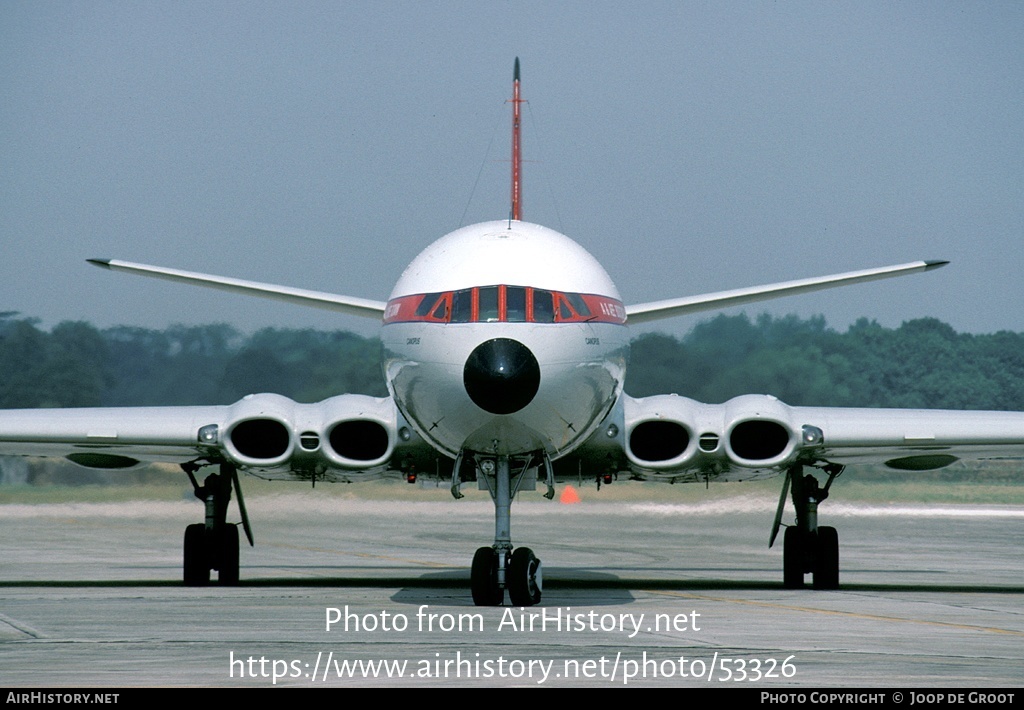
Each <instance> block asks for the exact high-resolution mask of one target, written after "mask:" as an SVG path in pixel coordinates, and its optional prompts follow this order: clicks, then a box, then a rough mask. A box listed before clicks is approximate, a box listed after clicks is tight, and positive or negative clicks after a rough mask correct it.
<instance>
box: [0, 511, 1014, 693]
mask: <svg viewBox="0 0 1024 710" xmlns="http://www.w3.org/2000/svg"><path fill="white" fill-rule="evenodd" d="M537 497H539V494H537ZM773 506H774V502H773V501H772V500H771V499H769V498H766V497H750V498H748V497H744V496H738V497H729V498H725V499H718V500H712V501H709V502H707V503H685V504H673V503H636V502H620V503H591V502H585V503H584V504H581V505H559V504H557V503H554V502H551V503H549V502H533V501H532V500H531V501H529V502H521V503H516V504H515V505H514V506H513V529H512V530H513V539H514V540H516V541H517V542H519V543H520V544H522V545H528V546H530V547H532V548H533V549H534V550H535V551H536V553H537V555H538V556H539V557H540V558H541V559H542V560H543V561H544V575H545V590H544V596H543V602H542V605H541V606H539V607H534V608H531V609H528V610H526V612H521V611H520V610H519V609H511V608H507V607H506V608H483V609H482V608H477V607H474V606H472V602H471V599H470V596H469V592H468V588H467V587H468V577H469V570H468V566H469V560H470V558H471V557H472V554H473V551H474V550H475V548H476V547H478V546H479V545H481V544H486V543H487V542H489V537H490V535H491V534H492V532H493V518H492V508H491V506H490V504H489V503H488V502H486V501H482V500H480V499H479V498H477V499H476V500H467V501H460V502H454V501H447V502H441V501H436V502H435V501H431V502H424V503H418V502H408V501H403V502H387V501H358V500H355V501H352V500H343V499H340V498H338V497H336V496H335V497H332V498H323V497H322V496H320V497H318V496H317V495H316V491H306V492H302V493H290V492H289V493H286V494H285V495H282V496H264V497H257V498H255V499H253V500H251V501H249V508H250V514H251V516H252V518H253V522H254V527H255V532H256V536H257V546H256V548H255V549H249V548H245V549H243V551H242V579H243V581H242V585H241V586H240V587H238V588H219V587H216V586H212V587H209V588H201V589H194V588H185V587H183V586H181V585H180V582H179V579H180V574H181V572H180V565H181V560H180V556H181V536H182V533H183V530H184V527H185V525H186V524H188V523H191V522H196V521H198V520H200V519H201V505H200V504H199V503H197V502H195V501H191V502H186V501H182V502H180V503H177V502H175V503H166V502H145V501H140V502H132V503H103V504H88V505H85V504H83V505H72V504H48V505H6V506H3V507H2V508H0V515H2V519H0V560H2V566H0V684H2V685H5V686H90V687H124V686H154V685H157V686H184V685H216V686H252V685H261V686H262V685H266V686H269V685H274V684H276V685H292V686H321V685H378V686H386V685H400V684H401V685H419V686H438V685H441V684H443V685H445V686H452V685H459V686H473V685H488V686H493V685H524V686H533V685H538V684H540V685H556V686H557V685H586V686H602V685H609V686H611V685H618V686H621V685H624V684H629V685H680V686H685V685H696V684H700V685H704V686H707V685H712V686H718V687H726V686H733V685H750V684H754V685H757V686H759V687H778V688H785V687H792V686H804V687H824V686H829V687H865V686H874V687H878V686H884V687H894V688H910V687H916V688H920V687H958V688H969V687H985V688H988V687H1006V686H1019V685H1020V683H1021V679H1022V675H1021V674H1022V671H1021V669H1022V668H1024V564H1022V563H1024V548H1022V547H1021V545H1020V544H1019V541H1020V539H1021V537H1022V533H1024V508H1022V507H1020V506H1016V507H1015V506H925V505H919V506H902V507H897V506H892V505H844V504H842V503H839V502H837V503H832V502H830V503H829V505H828V509H827V511H826V510H825V509H824V508H825V507H824V506H823V519H824V518H825V517H826V516H827V522H828V524H833V525H835V526H836V527H837V528H838V529H839V533H840V544H841V563H842V572H841V584H842V589H840V590H839V591H832V592H815V591H812V590H809V589H808V590H805V591H789V590H784V589H782V586H781V569H780V568H781V550H780V549H778V548H776V549H774V550H771V551H769V550H768V549H767V547H766V543H767V537H768V526H769V524H770V521H771V517H772V512H773ZM332 610H337V611H332ZM531 614H532V615H531ZM329 617H333V618H334V619H335V620H336V621H335V623H333V624H332V625H331V627H330V628H327V619H328V618H329ZM346 623H347V625H348V628H346ZM380 662H385V664H384V665H381V663H380ZM398 674H401V677H397V676H398Z"/></svg>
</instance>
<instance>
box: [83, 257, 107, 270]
mask: <svg viewBox="0 0 1024 710" xmlns="http://www.w3.org/2000/svg"><path fill="white" fill-rule="evenodd" d="M86 261H88V262H89V263H90V264H92V265H93V266H99V267H101V268H104V269H109V268H110V262H112V261H113V259H86Z"/></svg>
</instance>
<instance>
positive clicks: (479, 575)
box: [469, 547, 505, 606]
mask: <svg viewBox="0 0 1024 710" xmlns="http://www.w3.org/2000/svg"><path fill="white" fill-rule="evenodd" d="M469 587H470V590H472V592H473V603H474V604H476V605H477V606H501V604H502V603H503V602H504V601H505V592H504V590H503V589H501V588H500V587H498V558H497V555H496V554H495V552H494V549H493V548H490V547H481V548H480V549H479V550H477V551H476V554H475V555H473V566H472V568H470V574H469Z"/></svg>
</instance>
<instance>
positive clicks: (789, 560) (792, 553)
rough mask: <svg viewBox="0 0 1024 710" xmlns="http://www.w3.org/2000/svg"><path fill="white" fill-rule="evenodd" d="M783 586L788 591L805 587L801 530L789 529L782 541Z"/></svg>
mask: <svg viewBox="0 0 1024 710" xmlns="http://www.w3.org/2000/svg"><path fill="white" fill-rule="evenodd" d="M782 586H783V587H785V588H786V589H803V587H804V549H803V535H801V534H800V528H797V527H792V526H791V527H788V528H786V534H785V536H784V537H783V539H782Z"/></svg>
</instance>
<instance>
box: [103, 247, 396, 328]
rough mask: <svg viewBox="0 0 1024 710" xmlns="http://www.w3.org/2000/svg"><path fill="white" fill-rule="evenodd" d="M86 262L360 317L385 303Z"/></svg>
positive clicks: (374, 314)
mask: <svg viewBox="0 0 1024 710" xmlns="http://www.w3.org/2000/svg"><path fill="white" fill-rule="evenodd" d="M88 261H89V263H90V264H95V265H96V266H100V267H103V268H104V269H111V270H112V271H125V272H127V273H130V274H139V275H141V276H151V277H153V278H158V279H165V280H167V281H177V282H180V283H188V284H193V285H196V286H206V287H207V288H216V289H219V290H221V291H231V292H233V293H242V294H247V295H250V296H260V297H262V298H270V299H273V300H276V301H286V302H288V303H297V304H299V305H301V306H313V307H314V308H324V309H327V310H330V311H337V312H339V313H347V314H348V315H353V316H362V317H364V318H377V319H382V318H383V317H384V309H385V308H386V307H387V304H386V303H384V302H383V301H373V300H370V299H366V298H355V297H352V296H339V295H337V294H333V293H325V292H323V291H307V290H306V289H301V288H292V287H290V286H277V285H275V284H266V283H259V282H257V281H245V280H243V279H233V278H229V277H226V276H213V275H211V274H201V273H197V272H195V271H181V270H179V269H168V268H165V267H163V266H150V265H149V264H135V263H132V262H130V261H118V260H117V259H89V260H88Z"/></svg>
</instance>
